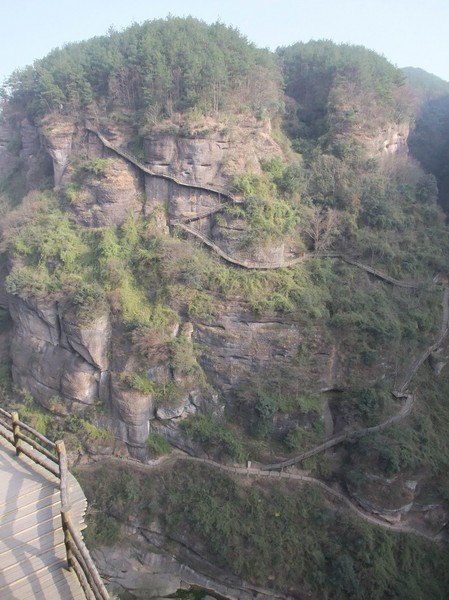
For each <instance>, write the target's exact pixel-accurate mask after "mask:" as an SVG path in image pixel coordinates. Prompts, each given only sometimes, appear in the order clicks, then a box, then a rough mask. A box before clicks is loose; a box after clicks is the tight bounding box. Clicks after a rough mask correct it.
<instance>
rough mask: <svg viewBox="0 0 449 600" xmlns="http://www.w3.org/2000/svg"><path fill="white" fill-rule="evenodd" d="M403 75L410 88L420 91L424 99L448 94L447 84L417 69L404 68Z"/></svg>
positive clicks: (448, 84)
mask: <svg viewBox="0 0 449 600" xmlns="http://www.w3.org/2000/svg"><path fill="white" fill-rule="evenodd" d="M402 71H403V73H404V74H405V76H406V77H407V81H408V83H409V84H410V85H411V87H413V88H415V89H417V90H420V91H421V92H422V93H423V95H424V97H425V99H430V98H435V97H436V96H441V95H443V94H449V82H447V81H445V80H444V79H441V78H440V77H437V75H434V74H433V73H428V72H427V71H425V70H424V69H420V68H418V67H404V68H403V69H402Z"/></svg>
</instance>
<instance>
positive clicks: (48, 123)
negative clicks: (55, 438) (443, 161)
mask: <svg viewBox="0 0 449 600" xmlns="http://www.w3.org/2000/svg"><path fill="white" fill-rule="evenodd" d="M209 124H210V125H211V123H209ZM399 129H400V128H399ZM14 131H15V130H14ZM19 131H20V136H21V140H22V141H21V146H22V153H23V152H25V153H27V155H28V157H29V159H30V163H31V164H33V165H35V164H39V162H40V161H43V160H48V159H49V158H50V159H51V161H52V164H53V172H54V186H55V187H56V188H58V189H60V190H62V192H61V193H62V194H63V197H64V198H65V204H66V208H67V210H68V211H69V214H70V215H71V218H72V219H73V220H74V221H75V222H77V223H78V224H80V225H82V226H83V227H88V228H104V227H111V226H120V225H122V224H123V223H124V222H125V221H126V219H127V218H128V216H129V214H134V215H135V217H138V216H139V215H140V214H143V215H149V214H153V215H154V216H155V218H156V220H157V221H158V222H159V224H160V228H159V229H160V231H162V232H163V233H165V234H166V233H167V232H168V229H167V223H168V222H169V221H170V219H179V218H186V217H187V218H190V217H192V216H196V215H201V214H203V213H204V212H208V211H213V210H214V209H217V208H219V206H220V205H221V203H222V202H223V199H222V198H221V197H220V192H219V191H213V190H217V188H220V187H222V188H223V189H226V187H227V188H229V185H230V181H231V176H232V175H233V174H234V173H238V172H246V171H247V170H249V171H250V172H255V173H260V172H261V171H260V164H261V162H262V161H263V160H267V159H269V158H272V157H280V156H282V151H281V149H280V147H279V145H278V144H277V143H276V142H275V141H274V140H273V139H272V137H271V136H270V133H271V128H270V125H269V123H268V122H264V121H262V122H258V121H256V120H255V119H246V120H243V121H240V122H239V123H238V124H237V125H235V126H234V127H233V128H232V130H231V133H229V132H228V133H225V132H223V130H219V131H217V128H216V127H215V128H212V133H210V134H208V135H207V134H205V133H198V132H196V133H195V134H193V133H191V136H192V137H180V136H179V135H174V134H173V133H163V132H161V131H157V132H153V133H151V134H147V135H146V137H145V140H144V151H145V163H144V164H145V165H146V167H147V168H148V169H149V170H150V172H152V173H154V175H150V174H148V173H143V172H142V171H141V169H139V168H138V167H137V166H135V165H134V164H132V163H131V162H130V161H128V160H126V159H125V158H124V157H122V156H120V155H119V154H117V152H115V151H114V150H112V149H110V148H108V147H105V145H104V144H103V143H102V142H101V140H100V139H99V137H98V136H97V135H96V134H95V133H93V132H92V131H89V130H87V129H85V128H84V127H83V126H82V125H81V124H80V123H79V122H78V123H76V122H75V121H74V120H70V119H68V118H66V117H61V116H60V115H55V116H54V117H53V118H50V117H47V118H46V120H45V121H44V123H43V124H41V126H40V127H39V128H36V127H32V126H31V125H29V124H22V125H21V127H20V130H19ZM201 131H203V130H201ZM395 131H396V130H395ZM401 131H402V133H403V136H404V137H403V138H401V139H402V140H403V143H402V146H401V144H398V143H396V145H395V144H393V142H391V140H392V139H393V138H395V139H396V137H397V136H398V135H399V134H397V133H395V132H394V131H393V128H390V129H389V130H388V132H381V133H380V134H379V136H378V138H376V140H371V142H370V144H371V145H372V148H373V152H374V151H377V153H378V155H379V154H380V155H381V154H382V153H383V152H385V151H387V152H390V153H391V152H393V151H396V150H397V151H399V150H400V148H404V147H405V134H406V132H405V130H404V129H401ZM106 133H107V134H108V136H109V137H108V139H109V140H110V142H111V144H112V145H113V146H114V147H116V148H117V149H120V148H122V149H123V150H124V151H125V152H126V147H127V146H128V145H129V143H130V141H131V140H130V137H129V136H130V135H131V132H130V130H129V128H127V127H121V126H118V125H114V126H111V127H109V128H108V129H107V132H106ZM16 134H17V131H15V133H14V135H16ZM386 134H388V139H389V140H390V142H388V143H387V142H385V144H383V145H379V144H380V141H379V140H381V139H383V138H385V135H386ZM12 135H13V130H8V132H6V133H5V136H4V137H5V138H6V137H8V138H9V139H11V136H12ZM193 136H195V137H193ZM395 136H396V137H395ZM386 148H387V150H385V149H386ZM2 156H3V161H4V164H5V165H6V164H7V159H8V156H9V154H8V152H7V150H6V147H4V148H3V154H2ZM43 157H46V158H43ZM5 161H6V162H5ZM95 161H100V162H97V163H96V162H95ZM80 165H81V166H80ZM98 165H99V166H98ZM96 166H97V167H98V169H99V171H98V172H96V171H95V168H96ZM80 173H81V174H82V177H80ZM73 182H75V183H74V184H73ZM177 182H179V183H177ZM31 183H32V177H30V178H29V185H31ZM73 185H74V189H75V193H74V195H73V197H68V192H67V191H66V190H67V189H69V190H70V186H72V188H73ZM191 186H192V187H191ZM202 186H205V187H204V188H203V187H202ZM210 187H213V190H211V189H209V188H210ZM195 227H196V228H197V229H198V230H199V231H201V232H202V233H204V234H205V235H207V236H208V237H210V238H211V239H212V240H213V241H214V242H215V243H217V244H218V245H219V246H220V247H221V248H222V249H223V250H224V251H225V252H226V253H228V254H229V255H232V256H235V257H236V258H237V259H239V258H240V259H242V260H248V259H249V260H256V261H260V262H264V261H265V262H268V263H270V262H275V263H280V262H282V260H284V259H286V258H288V256H289V252H290V249H289V247H288V246H286V244H285V243H279V244H277V245H276V244H271V245H270V246H268V247H265V248H264V247H263V246H258V247H257V246H256V247H254V248H248V247H245V245H243V244H242V240H244V238H245V234H246V224H245V222H244V221H242V220H239V219H238V218H233V219H232V218H231V219H230V218H228V219H227V220H226V221H223V220H221V221H220V220H217V219H215V218H214V217H213V216H212V217H204V218H201V219H199V220H198V221H197V222H196V223H195ZM216 302H217V304H216V309H215V310H214V315H215V316H214V318H213V319H193V329H192V333H193V340H194V342H195V343H196V344H198V345H199V347H200V348H202V349H205V348H207V351H202V352H201V356H200V359H199V360H200V364H201V366H202V368H203V370H204V372H205V374H206V376H207V380H208V382H209V383H210V384H211V385H212V386H213V388H214V389H215V390H217V391H218V392H219V398H220V400H218V399H214V398H216V396H215V395H214V393H211V394H208V395H206V396H204V394H202V393H200V392H198V390H196V388H195V384H194V383H193V382H192V383H191V384H190V386H189V385H187V387H186V389H185V391H184V394H183V396H182V397H181V398H179V399H178V400H177V401H176V403H175V405H174V406H170V407H165V408H164V407H161V406H159V408H158V407H157V405H156V403H155V397H154V393H150V392H147V393H143V392H141V391H139V390H137V389H130V387H129V385H128V384H127V383H126V381H125V380H124V379H123V374H125V375H126V373H133V372H136V371H139V370H140V371H141V372H145V373H147V376H148V378H149V380H150V381H153V382H154V384H155V385H165V384H166V383H167V382H169V381H170V380H172V379H173V378H175V380H176V374H174V373H173V371H172V370H170V368H169V367H168V366H167V365H166V364H164V360H163V359H162V362H161V361H160V359H159V358H158V357H157V355H154V356H152V357H149V358H147V359H146V361H142V360H141V359H139V358H135V357H134V358H133V356H134V354H133V348H132V345H130V342H129V339H128V337H127V335H126V332H125V331H124V330H123V329H122V328H121V326H120V324H119V323H118V322H115V321H116V320H115V321H114V319H112V321H111V317H110V315H109V314H107V313H105V314H100V315H97V316H95V317H93V318H92V321H91V322H89V323H87V324H86V323H83V322H80V321H79V319H78V318H77V316H76V311H75V310H74V309H73V308H71V309H70V308H67V306H66V305H65V303H64V300H63V299H61V300H60V301H59V300H49V299H39V300H37V299H29V300H23V299H20V298H19V297H17V296H10V297H9V309H10V313H11V317H12V319H13V330H12V342H11V359H12V374H13V379H14V381H15V383H16V384H17V385H18V386H19V387H22V388H25V389H27V390H28V391H30V392H31V394H32V395H33V396H34V397H36V398H37V399H38V400H39V401H40V402H41V403H42V404H44V405H45V406H47V407H48V408H51V407H52V406H54V405H56V404H57V401H56V398H57V397H60V398H61V399H62V400H63V404H64V406H65V410H66V411H69V412H71V411H74V412H78V413H83V411H84V410H85V409H86V408H87V407H89V406H92V405H95V404H96V403H98V402H102V403H103V404H105V405H106V406H107V407H108V409H109V411H110V414H111V417H112V420H113V422H114V423H115V425H114V428H115V430H116V434H117V435H118V437H119V438H121V439H122V440H123V441H125V442H126V443H127V444H128V446H129V449H130V451H131V452H132V453H133V454H134V455H135V456H139V457H144V456H145V452H146V451H145V445H146V440H147V437H148V434H149V432H150V431H151V430H152V428H153V429H155V430H160V431H165V433H166V434H167V435H168V436H169V437H171V439H172V440H173V441H175V442H177V443H180V444H181V445H182V444H184V446H185V444H186V443H187V441H186V440H185V439H184V438H183V437H182V436H181V437H179V434H178V433H176V431H177V426H178V424H179V422H180V421H181V420H182V419H183V418H185V417H186V416H187V415H189V414H192V413H194V412H196V411H197V410H199V411H200V412H201V411H203V412H204V411H206V412H208V411H211V410H212V411H216V410H218V411H219V412H220V410H221V409H220V408H219V406H220V403H222V402H223V401H224V402H225V404H226V405H227V408H228V410H230V411H231V412H236V411H237V412H238V411H239V410H241V409H239V408H238V404H239V403H238V402H237V403H236V401H235V390H236V389H239V388H242V387H245V386H248V385H251V382H252V381H253V380H254V379H255V378H256V379H257V378H258V377H259V378H260V377H262V376H267V374H268V373H270V372H271V373H274V372H276V371H278V372H282V373H283V374H284V377H285V378H286V383H287V386H288V385H290V384H292V382H293V381H294V380H295V379H297V380H298V381H300V382H301V384H300V387H301V389H302V390H307V391H308V392H311V393H318V392H320V391H321V390H327V389H334V388H340V387H341V386H342V385H344V383H343V380H344V379H345V373H346V372H348V369H349V368H350V364H349V363H348V364H347V365H346V366H345V364H344V362H345V359H344V358H343V356H342V357H341V359H340V358H338V352H336V347H337V346H338V342H337V341H336V340H328V339H326V338H324V337H322V336H321V334H320V332H319V330H317V332H316V335H315V336H313V337H314V342H313V344H312V345H310V332H308V333H307V335H304V334H303V332H302V328H301V326H300V325H298V324H297V323H295V322H294V321H292V322H289V321H288V319H287V320H282V319H280V318H276V319H274V320H270V319H265V318H264V319H258V318H257V317H256V316H255V315H254V313H252V312H251V311H250V312H248V310H247V308H245V307H244V306H243V305H242V304H240V303H239V302H235V303H232V302H231V303H229V302H227V303H221V302H220V301H219V300H218V298H217V300H216ZM175 336H176V333H175ZM307 340H308V341H307ZM306 342H307V343H308V344H309V350H308V353H309V354H308V358H307V359H305V360H303V361H302V363H301V364H299V363H298V358H297V357H298V348H301V346H302V345H304V344H306ZM336 360H340V362H341V364H340V368H339V369H337V368H336V366H335V361H336ZM371 377H373V380H374V378H375V377H374V376H372V375H371ZM184 379H185V377H184ZM181 380H183V376H182V375H181V376H180V381H181ZM245 418H246V419H249V420H251V418H252V417H251V413H248V414H246V417H245ZM281 420H282V419H281ZM300 421H301V419H300ZM297 422H298V421H297V420H296V419H293V420H291V422H290V424H287V422H285V423H284V424H283V425H281V424H280V425H279V427H278V429H279V431H281V430H282V431H283V432H284V433H285V432H286V431H288V430H291V429H292V428H294V427H295V424H297ZM164 423H165V424H164ZM167 427H168V428H167ZM164 428H165V429H164ZM173 428H174V429H173ZM330 433H332V430H330Z"/></svg>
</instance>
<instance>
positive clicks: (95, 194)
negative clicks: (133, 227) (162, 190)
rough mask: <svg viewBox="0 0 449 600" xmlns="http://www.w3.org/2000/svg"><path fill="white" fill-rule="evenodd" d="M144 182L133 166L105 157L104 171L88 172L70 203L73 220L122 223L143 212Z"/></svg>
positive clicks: (104, 224)
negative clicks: (89, 173) (99, 173)
mask: <svg viewBox="0 0 449 600" xmlns="http://www.w3.org/2000/svg"><path fill="white" fill-rule="evenodd" d="M143 198H144V191H143V185H142V182H141V179H140V176H139V174H138V173H137V172H136V169H135V168H134V167H132V166H130V165H129V164H128V163H126V161H124V160H122V159H119V158H115V157H114V158H110V159H108V163H107V167H106V171H105V173H104V174H102V175H99V176H95V175H91V176H88V177H87V178H86V180H85V182H84V184H83V187H82V189H81V190H80V192H79V195H78V197H77V199H76V202H74V203H73V204H72V205H71V209H72V212H73V214H74V217H75V220H76V221H77V222H78V223H80V224H82V225H85V226H87V227H108V226H111V225H122V224H123V223H124V222H125V221H126V219H127V218H128V216H129V214H130V213H134V214H135V215H138V214H139V213H141V212H142V209H143V207H142V204H143Z"/></svg>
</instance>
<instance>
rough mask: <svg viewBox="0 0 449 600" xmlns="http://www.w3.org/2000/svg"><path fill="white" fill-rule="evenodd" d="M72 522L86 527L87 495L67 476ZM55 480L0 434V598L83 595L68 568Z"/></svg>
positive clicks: (54, 599) (57, 599) (73, 599)
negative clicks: (16, 452) (16, 451)
mask: <svg viewBox="0 0 449 600" xmlns="http://www.w3.org/2000/svg"><path fill="white" fill-rule="evenodd" d="M69 487H70V493H71V498H72V502H73V517H74V523H75V524H77V525H79V527H80V529H82V528H83V527H84V522H83V516H84V512H85V509H86V498H85V497H84V494H83V491H82V489H81V487H80V486H79V484H78V482H77V481H76V479H75V478H74V477H73V476H72V475H70V483H69ZM60 509H61V502H60V491H59V480H58V479H57V478H56V477H54V476H53V475H52V474H51V473H49V472H48V471H47V470H45V469H44V468H43V467H40V466H38V465H36V464H35V463H34V462H33V461H31V460H29V459H28V458H27V457H25V456H24V455H23V454H22V455H21V456H20V457H16V454H15V451H14V448H12V447H11V445H10V444H8V442H7V441H6V440H4V439H3V438H2V437H0V598H1V599H2V600H28V599H29V600H31V599H33V600H78V599H80V600H85V598H86V597H85V594H84V592H83V590H82V588H81V586H80V583H79V581H78V578H77V577H76V575H75V573H73V572H70V571H69V570H68V569H67V562H66V550H65V546H64V535H63V531H62V524H61V516H60Z"/></svg>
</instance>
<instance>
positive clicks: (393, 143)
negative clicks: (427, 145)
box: [366, 123, 410, 157]
mask: <svg viewBox="0 0 449 600" xmlns="http://www.w3.org/2000/svg"><path fill="white" fill-rule="evenodd" d="M409 133H410V125H409V123H400V124H398V123H390V124H389V125H387V126H386V127H385V128H384V129H382V131H380V132H379V133H378V134H377V135H376V136H375V137H371V138H368V139H367V140H366V147H367V149H368V151H369V152H370V154H371V155H372V156H374V157H377V156H379V155H380V156H382V157H387V156H401V155H407V154H408V145H407V140H408V136H409Z"/></svg>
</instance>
